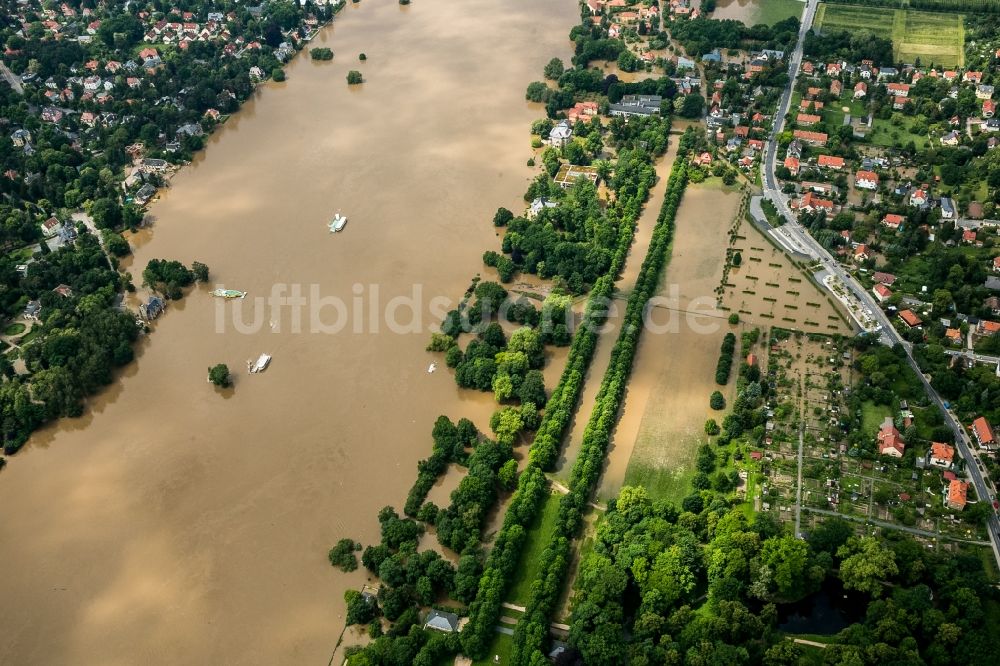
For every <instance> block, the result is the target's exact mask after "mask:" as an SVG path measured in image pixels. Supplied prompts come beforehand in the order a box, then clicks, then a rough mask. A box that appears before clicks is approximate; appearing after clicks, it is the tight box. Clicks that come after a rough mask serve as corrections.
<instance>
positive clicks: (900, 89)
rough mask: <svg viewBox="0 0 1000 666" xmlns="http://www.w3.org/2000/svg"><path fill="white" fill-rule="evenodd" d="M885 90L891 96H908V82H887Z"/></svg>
mask: <svg viewBox="0 0 1000 666" xmlns="http://www.w3.org/2000/svg"><path fill="white" fill-rule="evenodd" d="M885 88H886V90H888V91H889V94H890V95H892V96H893V97H909V96H910V84H909V83H887V84H886V85H885Z"/></svg>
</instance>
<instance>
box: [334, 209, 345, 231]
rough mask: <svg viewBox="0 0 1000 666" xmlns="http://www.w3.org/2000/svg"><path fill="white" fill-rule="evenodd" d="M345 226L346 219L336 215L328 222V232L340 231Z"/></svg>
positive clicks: (338, 214)
mask: <svg viewBox="0 0 1000 666" xmlns="http://www.w3.org/2000/svg"><path fill="white" fill-rule="evenodd" d="M345 226H347V217H346V216H344V215H341V214H340V213H337V214H336V215H334V216H333V219H332V220H330V231H341V230H342V229H343V228H344V227H345Z"/></svg>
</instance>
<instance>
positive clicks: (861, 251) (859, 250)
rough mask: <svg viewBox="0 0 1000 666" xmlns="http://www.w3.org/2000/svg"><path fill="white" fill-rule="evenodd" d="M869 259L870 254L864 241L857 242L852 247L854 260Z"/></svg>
mask: <svg viewBox="0 0 1000 666" xmlns="http://www.w3.org/2000/svg"><path fill="white" fill-rule="evenodd" d="M869 259H871V255H870V254H868V246H867V245H865V244H864V243H858V245H857V247H855V248H854V261H868V260H869Z"/></svg>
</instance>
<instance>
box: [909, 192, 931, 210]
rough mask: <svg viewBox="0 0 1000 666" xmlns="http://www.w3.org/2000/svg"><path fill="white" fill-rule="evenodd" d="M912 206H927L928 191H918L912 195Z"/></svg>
mask: <svg viewBox="0 0 1000 666" xmlns="http://www.w3.org/2000/svg"><path fill="white" fill-rule="evenodd" d="M910 205H911V206H925V205H927V190H922V189H916V190H913V192H911V193H910Z"/></svg>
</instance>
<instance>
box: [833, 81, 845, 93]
mask: <svg viewBox="0 0 1000 666" xmlns="http://www.w3.org/2000/svg"><path fill="white" fill-rule="evenodd" d="M843 92H844V84H843V83H841V82H840V81H838V80H837V79H834V80H833V81H831V82H830V94H831V95H833V96H834V97H840V95H841V93H843Z"/></svg>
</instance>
